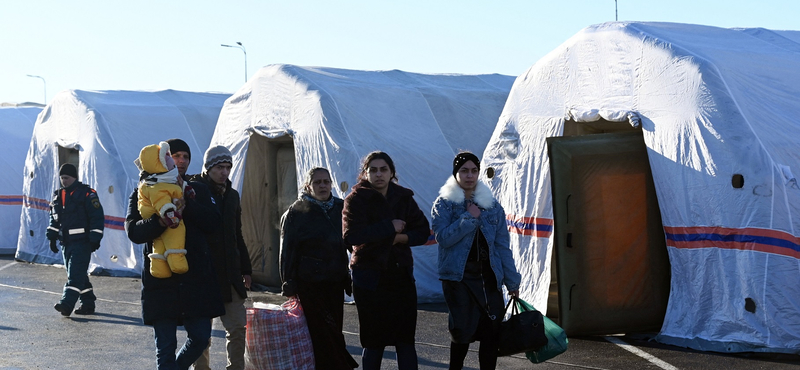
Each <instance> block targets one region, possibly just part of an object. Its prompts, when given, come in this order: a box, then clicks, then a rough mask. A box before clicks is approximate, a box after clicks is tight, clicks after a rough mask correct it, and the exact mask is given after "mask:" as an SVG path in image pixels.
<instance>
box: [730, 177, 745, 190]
mask: <svg viewBox="0 0 800 370" xmlns="http://www.w3.org/2000/svg"><path fill="white" fill-rule="evenodd" d="M731 184H732V185H733V187H734V188H736V189H741V188H742V187H744V176H742V175H740V174H738V173H737V174H735V175H733V178H732V179H731Z"/></svg>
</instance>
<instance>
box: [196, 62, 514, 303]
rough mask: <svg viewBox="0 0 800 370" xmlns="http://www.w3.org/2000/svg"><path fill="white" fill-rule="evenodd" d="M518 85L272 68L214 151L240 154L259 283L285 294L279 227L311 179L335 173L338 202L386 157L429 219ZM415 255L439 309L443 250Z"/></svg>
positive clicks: (237, 98) (422, 292)
mask: <svg viewBox="0 0 800 370" xmlns="http://www.w3.org/2000/svg"><path fill="white" fill-rule="evenodd" d="M513 80H514V78H513V77H511V76H504V75H498V74H492V75H425V74H417V73H408V72H403V71H398V70H392V71H355V70H344V69H334V68H308V67H298V66H293V65H271V66H267V67H264V68H262V69H261V70H260V71H259V72H258V73H257V74H256V75H255V76H254V77H253V78H252V79H251V80H250V81H248V82H247V83H246V84H245V85H244V86H243V87H242V88H241V89H240V90H239V91H238V92H236V93H235V94H234V95H233V96H231V98H230V99H228V101H226V103H225V106H224V107H223V109H222V112H221V113H220V119H219V122H218V124H217V128H216V131H215V132H214V137H213V139H212V144H214V145H216V144H220V145H225V146H226V147H228V148H230V150H231V152H232V153H233V158H234V165H233V170H232V173H231V179H232V181H233V186H234V187H235V188H236V189H239V190H240V191H241V196H242V204H243V217H242V219H243V221H242V222H243V231H244V234H245V241H246V242H247V245H248V249H249V250H250V254H251V259H252V260H253V269H254V280H256V281H257V282H259V283H262V284H267V285H270V286H279V285H280V278H279V274H278V272H279V271H278V256H279V237H280V232H279V223H280V217H281V215H282V214H283V213H284V211H285V210H286V209H287V208H288V206H289V205H290V204H291V203H292V202H293V201H294V200H295V199H296V198H297V192H298V189H299V188H300V185H301V183H302V181H303V176H304V174H305V173H306V172H307V171H308V170H310V169H311V168H313V167H317V166H322V167H326V168H328V169H330V171H331V176H332V177H333V181H334V183H336V184H337V186H336V188H338V189H337V190H336V191H335V195H336V196H338V197H341V198H344V196H346V194H347V193H348V192H349V190H350V187H351V186H352V185H353V184H354V183H355V182H356V177H357V175H358V169H359V166H360V161H361V159H362V158H363V157H364V156H365V155H366V154H368V153H369V152H371V151H374V150H382V151H384V152H386V153H388V154H389V155H390V156H391V157H392V159H393V160H394V161H395V165H396V167H397V175H398V177H399V183H400V184H401V185H403V186H405V187H408V188H410V189H412V190H413V191H414V193H415V200H416V201H417V203H418V204H419V206H420V208H421V209H422V211H423V212H424V213H425V214H426V216H428V217H429V215H430V209H431V206H432V204H433V201H434V199H436V197H437V195H438V191H439V188H440V187H441V186H442V185H443V184H444V182H445V180H447V178H448V176H450V173H451V166H452V165H451V163H452V159H453V157H454V156H455V154H456V153H457V152H458V151H459V150H460V149H463V150H470V151H473V152H475V153H477V154H480V153H482V152H483V149H484V148H485V146H486V143H487V142H488V140H489V137H490V135H491V133H492V130H493V129H494V125H495V123H496V122H497V117H498V116H499V114H500V112H501V110H502V108H503V104H504V103H505V101H506V97H507V96H508V91H509V90H510V89H511V84H512V83H513ZM433 243H435V242H434V241H433V239H432V238H431V239H430V241H429V244H428V245H425V246H420V247H415V248H412V250H413V251H414V252H413V253H414V260H415V262H414V263H415V276H416V279H417V289H418V295H419V297H420V301H439V300H441V299H442V297H441V284H440V283H439V280H438V273H437V247H436V245H432V244H433Z"/></svg>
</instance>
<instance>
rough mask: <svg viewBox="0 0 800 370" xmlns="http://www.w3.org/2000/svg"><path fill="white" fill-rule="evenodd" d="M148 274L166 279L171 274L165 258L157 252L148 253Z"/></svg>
mask: <svg viewBox="0 0 800 370" xmlns="http://www.w3.org/2000/svg"><path fill="white" fill-rule="evenodd" d="M148 257H150V275H153V277H155V278H159V279H166V278H168V277H170V276H172V271H170V268H169V264H168V263H167V259H166V258H165V257H164V256H163V255H161V254H158V253H150V254H149V255H148Z"/></svg>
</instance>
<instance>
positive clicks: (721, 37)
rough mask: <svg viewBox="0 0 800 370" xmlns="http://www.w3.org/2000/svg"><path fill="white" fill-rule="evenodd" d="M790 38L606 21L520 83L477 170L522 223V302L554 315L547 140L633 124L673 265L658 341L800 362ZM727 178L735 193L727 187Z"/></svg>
mask: <svg viewBox="0 0 800 370" xmlns="http://www.w3.org/2000/svg"><path fill="white" fill-rule="evenodd" d="M799 42H800V32H797V31H771V30H766V29H761V28H757V29H722V28H715V27H707V26H698V25H687V24H671V23H627V22H613V23H606V24H600V25H595V26H591V27H587V28H586V29H584V30H582V31H581V32H579V33H578V34H576V35H575V36H573V37H572V38H570V39H569V40H567V41H566V42H565V43H564V44H562V45H561V46H559V47H558V48H556V49H555V50H553V51H552V52H550V53H549V54H548V55H547V56H545V57H544V58H543V59H541V60H540V61H538V62H537V63H536V64H534V65H533V66H532V67H531V68H530V69H529V70H528V71H527V72H526V73H524V74H523V75H521V76H520V77H519V78H517V80H516V82H515V84H514V88H513V89H512V91H511V93H510V95H509V98H508V103H507V105H506V107H505V109H504V110H503V113H502V115H501V117H500V120H499V121H498V124H497V128H496V129H495V131H494V134H493V136H492V138H491V140H490V142H489V144H488V145H487V148H486V151H485V153H484V163H485V164H486V166H493V167H495V168H496V169H497V170H496V173H497V176H496V177H495V178H494V179H492V187H493V190H494V191H495V192H496V193H498V194H499V199H500V201H501V203H502V204H503V206H504V207H505V209H506V212H507V213H508V214H509V215H511V217H513V218H518V219H521V220H527V221H525V222H528V223H530V225H527V224H526V225H522V226H520V227H519V228H518V229H515V230H516V232H514V233H512V247H513V248H514V249H515V250H516V253H517V254H518V255H519V256H521V260H519V261H518V265H520V266H522V267H521V269H522V270H523V274H522V275H523V276H525V277H526V278H525V279H524V281H523V284H524V285H525V286H524V287H523V289H522V293H523V294H522V295H523V297H525V298H531V300H532V301H534V303H535V305H536V306H537V307H538V308H540V309H544V308H545V307H546V305H547V294H548V286H549V283H550V252H551V250H552V248H553V237H552V234H551V232H552V219H553V208H552V202H551V195H552V194H551V188H550V163H549V159H548V154H547V146H546V145H545V139H546V138H547V137H551V136H561V135H562V134H563V133H564V128H565V122H568V121H571V122H573V123H575V122H576V123H577V125H580V124H581V123H582V122H590V121H595V120H598V119H603V120H606V121H627V120H629V119H631V122H633V123H637V122H640V125H641V133H642V134H643V137H644V142H645V144H646V147H647V156H648V159H649V164H650V168H651V170H652V177H653V180H654V183H655V190H656V194H657V198H658V203H659V206H660V211H661V218H662V222H663V226H664V230H665V233H666V245H667V249H668V253H669V260H670V262H671V269H672V274H671V279H672V281H671V289H670V293H669V303H668V305H667V308H666V317H665V318H664V322H663V326H662V328H661V332H660V334H659V336H658V337H657V339H658V340H659V341H662V342H664V343H669V344H675V345H680V346H686V347H691V348H695V349H701V350H713V351H719V352H745V351H765V352H788V353H800V351H799V350H798V348H800V346H798V344H799V343H800V286H799V285H798V284H797V276H800V263H798V258H800V241H799V240H798V235H800V234H799V233H800V217H798V215H800V188H799V187H798V184H797V179H796V177H795V176H796V175H794V174H795V173H800V150H799V149H800V142H798V138H800V119H799V118H798V117H800V104H798V97H800V43H799ZM637 117H638V119H637ZM736 174H739V175H742V176H743V179H744V186H743V187H742V188H735V187H734V186H732V178H734V180H735V177H734V175H736ZM733 182H735V181H733ZM524 229H530V230H536V232H535V233H527V234H528V235H524V234H525V233H523V232H521V230H524Z"/></svg>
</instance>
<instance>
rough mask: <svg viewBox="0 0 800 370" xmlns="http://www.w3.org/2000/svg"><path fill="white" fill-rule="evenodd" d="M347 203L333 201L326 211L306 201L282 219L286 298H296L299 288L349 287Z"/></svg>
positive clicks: (293, 207)
mask: <svg viewBox="0 0 800 370" xmlns="http://www.w3.org/2000/svg"><path fill="white" fill-rule="evenodd" d="M343 206H344V202H343V201H342V200H341V199H339V198H336V197H334V198H333V206H332V207H331V209H329V210H328V211H327V214H326V212H325V211H323V209H322V207H320V206H319V205H317V204H314V203H312V202H311V201H309V200H307V199H303V198H300V199H298V200H296V201H295V202H294V203H293V204H292V205H291V206H290V207H289V209H288V210H287V211H286V213H284V214H283V217H281V240H282V243H281V281H283V287H282V291H283V295H285V296H287V297H291V296H294V295H297V289H298V284H303V283H306V282H308V283H323V282H324V283H333V284H337V283H341V287H342V289H347V286H348V285H349V284H350V269H349V268H348V267H347V251H348V250H349V249H350V248H349V246H348V245H345V243H344V240H343V239H342V208H343Z"/></svg>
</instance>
